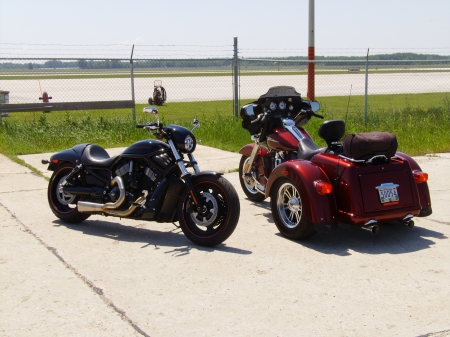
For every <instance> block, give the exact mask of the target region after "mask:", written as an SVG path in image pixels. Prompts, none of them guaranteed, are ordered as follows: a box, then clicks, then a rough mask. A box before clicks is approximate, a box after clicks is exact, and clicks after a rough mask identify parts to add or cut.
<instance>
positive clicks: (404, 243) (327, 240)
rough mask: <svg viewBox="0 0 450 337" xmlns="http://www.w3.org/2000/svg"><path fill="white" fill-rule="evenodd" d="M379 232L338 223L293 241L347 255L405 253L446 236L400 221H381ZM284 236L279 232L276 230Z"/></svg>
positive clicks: (422, 247)
mask: <svg viewBox="0 0 450 337" xmlns="http://www.w3.org/2000/svg"><path fill="white" fill-rule="evenodd" d="M379 226H380V232H379V234H377V235H373V234H371V233H370V232H369V231H365V230H363V229H361V228H353V227H349V226H346V225H341V224H340V225H339V228H338V229H337V230H334V231H329V232H318V233H317V234H316V235H314V236H312V237H310V238H308V239H306V240H302V241H293V242H296V243H298V244H299V245H302V246H303V247H307V248H310V249H313V250H315V251H317V252H320V253H323V254H334V255H339V256H350V255H352V253H351V252H352V251H354V252H358V253H363V254H371V255H377V254H405V253H411V252H415V251H419V250H423V249H428V248H430V247H431V246H433V245H435V242H434V241H433V240H430V239H428V238H434V239H439V240H442V239H448V237H447V236H445V235H444V234H442V233H439V232H436V231H432V230H429V229H427V228H424V227H418V226H415V227H414V228H412V229H409V228H408V227H407V226H405V225H403V224H401V223H392V224H380V225H379ZM276 235H277V236H280V238H283V239H285V240H288V239H287V238H285V237H283V236H282V235H281V234H280V233H277V234H276Z"/></svg>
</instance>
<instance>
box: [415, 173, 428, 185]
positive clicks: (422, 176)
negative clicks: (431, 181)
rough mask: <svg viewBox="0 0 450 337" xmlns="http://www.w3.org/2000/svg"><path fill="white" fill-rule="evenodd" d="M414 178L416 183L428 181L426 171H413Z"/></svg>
mask: <svg viewBox="0 0 450 337" xmlns="http://www.w3.org/2000/svg"><path fill="white" fill-rule="evenodd" d="M414 180H415V181H416V183H417V184H420V183H425V182H427V181H428V173H425V172H421V171H414Z"/></svg>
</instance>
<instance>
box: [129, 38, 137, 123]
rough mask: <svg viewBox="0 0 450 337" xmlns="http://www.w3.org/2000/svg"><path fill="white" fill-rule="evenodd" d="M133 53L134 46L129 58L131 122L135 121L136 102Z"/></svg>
mask: <svg viewBox="0 0 450 337" xmlns="http://www.w3.org/2000/svg"><path fill="white" fill-rule="evenodd" d="M133 51H134V44H133V47H132V48H131V56H130V77H131V99H132V100H133V102H134V104H135V105H134V106H133V108H131V112H132V114H133V120H134V121H136V101H135V99H134V70H133Z"/></svg>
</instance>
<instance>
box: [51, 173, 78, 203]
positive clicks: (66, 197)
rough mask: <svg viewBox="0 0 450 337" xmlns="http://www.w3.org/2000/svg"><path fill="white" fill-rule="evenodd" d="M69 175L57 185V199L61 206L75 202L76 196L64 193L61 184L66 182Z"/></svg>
mask: <svg viewBox="0 0 450 337" xmlns="http://www.w3.org/2000/svg"><path fill="white" fill-rule="evenodd" d="M67 176H68V175H66V176H64V177H62V178H61V179H60V180H59V181H58V184H57V185H56V198H57V199H58V201H59V203H60V204H61V205H69V204H70V203H72V201H74V200H75V197H76V196H75V195H73V194H70V193H64V192H62V188H61V184H62V183H63V182H64V181H66V177H67Z"/></svg>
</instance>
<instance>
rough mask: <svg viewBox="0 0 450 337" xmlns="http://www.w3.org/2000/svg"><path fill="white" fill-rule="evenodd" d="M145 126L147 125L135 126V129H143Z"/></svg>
mask: <svg viewBox="0 0 450 337" xmlns="http://www.w3.org/2000/svg"><path fill="white" fill-rule="evenodd" d="M146 126H147V124H136V129H143V128H145V127H146Z"/></svg>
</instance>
